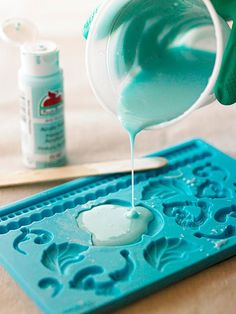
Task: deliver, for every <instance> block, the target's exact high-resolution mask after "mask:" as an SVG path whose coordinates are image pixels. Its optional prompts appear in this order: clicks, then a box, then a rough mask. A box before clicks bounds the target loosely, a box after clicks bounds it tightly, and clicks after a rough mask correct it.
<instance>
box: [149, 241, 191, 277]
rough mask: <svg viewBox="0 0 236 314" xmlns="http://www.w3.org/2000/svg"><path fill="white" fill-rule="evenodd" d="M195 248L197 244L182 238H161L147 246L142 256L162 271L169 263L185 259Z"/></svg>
mask: <svg viewBox="0 0 236 314" xmlns="http://www.w3.org/2000/svg"><path fill="white" fill-rule="evenodd" d="M196 249H197V246H195V245H194V244H193V243H189V242H187V241H185V240H183V239H179V238H161V239H159V240H157V241H152V242H151V243H150V244H149V245H148V246H147V248H146V249H145V250H144V258H145V260H146V262H147V263H148V264H149V265H150V266H151V267H153V268H155V269H156V270H158V271H161V272H162V271H163V270H164V269H165V267H166V266H168V265H169V264H171V263H178V262H181V261H183V260H185V259H187V258H188V257H189V253H190V252H193V251H195V250H196Z"/></svg>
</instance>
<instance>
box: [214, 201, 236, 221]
mask: <svg viewBox="0 0 236 314" xmlns="http://www.w3.org/2000/svg"><path fill="white" fill-rule="evenodd" d="M230 217H232V218H236V205H232V206H229V207H226V208H222V209H220V210H218V211H217V212H216V213H215V217H214V218H215V220H216V221H218V222H226V221H227V219H228V218H230Z"/></svg>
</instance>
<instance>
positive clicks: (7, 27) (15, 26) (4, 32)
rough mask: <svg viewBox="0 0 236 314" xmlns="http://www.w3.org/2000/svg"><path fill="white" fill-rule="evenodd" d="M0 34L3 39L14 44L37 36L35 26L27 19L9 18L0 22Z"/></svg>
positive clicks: (32, 39)
mask: <svg viewBox="0 0 236 314" xmlns="http://www.w3.org/2000/svg"><path fill="white" fill-rule="evenodd" d="M0 34H1V37H2V39H3V40H4V41H7V42H9V43H11V44H13V45H15V46H21V45H23V44H24V43H29V42H33V41H35V40H36V38H37V37H38V30H37V27H36V26H35V25H34V24H33V23H32V22H30V21H29V20H27V19H23V18H9V19H7V20H5V21H4V22H3V23H2V24H1V28H0Z"/></svg>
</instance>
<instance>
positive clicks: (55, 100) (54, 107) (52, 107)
mask: <svg viewBox="0 0 236 314" xmlns="http://www.w3.org/2000/svg"><path fill="white" fill-rule="evenodd" d="M62 102H63V97H62V94H61V93H60V92H57V91H49V92H48V95H47V97H45V98H44V99H43V100H42V102H41V104H40V113H41V115H46V114H50V113H54V112H57V111H58V110H59V109H60V108H61V105H62Z"/></svg>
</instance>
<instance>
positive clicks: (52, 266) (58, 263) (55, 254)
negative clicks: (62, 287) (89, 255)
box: [41, 243, 88, 275]
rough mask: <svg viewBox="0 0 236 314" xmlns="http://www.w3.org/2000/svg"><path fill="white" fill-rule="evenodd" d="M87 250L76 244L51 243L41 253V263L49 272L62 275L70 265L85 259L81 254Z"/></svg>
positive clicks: (85, 247)
mask: <svg viewBox="0 0 236 314" xmlns="http://www.w3.org/2000/svg"><path fill="white" fill-rule="evenodd" d="M87 250H88V247H87V246H83V245H80V244H76V243H62V244H56V243H53V244H52V245H50V246H49V248H48V249H47V250H45V251H44V252H43V256H42V259H41V263H42V264H43V265H44V266H45V267H46V268H48V269H49V270H51V271H53V272H56V273H57V274H59V275H64V274H65V273H66V272H67V270H68V268H69V267H70V266H71V265H73V264H76V263H79V262H81V261H82V260H83V259H84V258H85V256H84V255H83V253H84V252H85V251H87Z"/></svg>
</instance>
